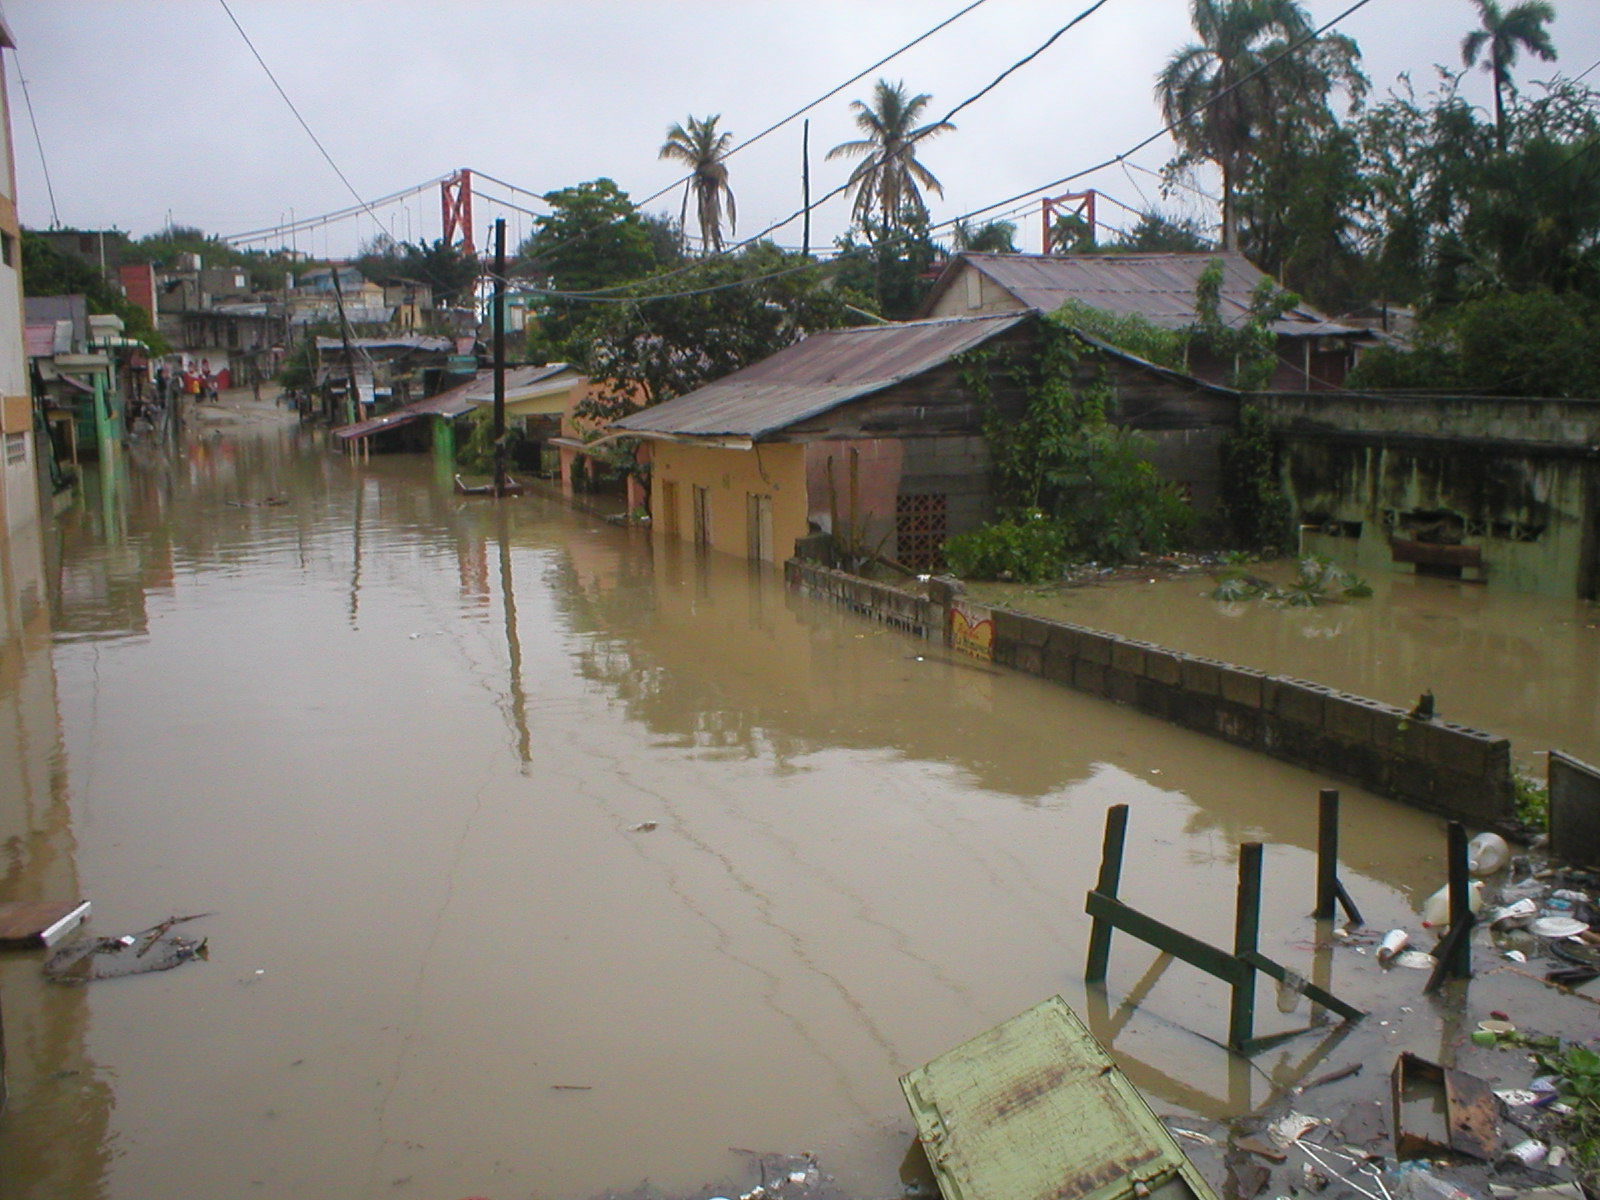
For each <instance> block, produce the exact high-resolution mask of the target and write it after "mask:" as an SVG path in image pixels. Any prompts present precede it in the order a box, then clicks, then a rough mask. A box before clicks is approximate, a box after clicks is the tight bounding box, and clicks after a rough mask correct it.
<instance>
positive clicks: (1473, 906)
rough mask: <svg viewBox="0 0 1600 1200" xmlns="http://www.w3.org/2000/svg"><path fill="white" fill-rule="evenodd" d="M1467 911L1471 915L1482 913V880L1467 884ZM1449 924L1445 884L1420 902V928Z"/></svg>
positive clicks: (1446, 886) (1448, 896)
mask: <svg viewBox="0 0 1600 1200" xmlns="http://www.w3.org/2000/svg"><path fill="white" fill-rule="evenodd" d="M1467 909H1468V911H1469V912H1473V913H1478V912H1482V911H1483V880H1481V879H1474V880H1473V881H1472V882H1471V883H1469V884H1467ZM1449 923H1450V885H1449V884H1448V883H1447V884H1445V885H1444V886H1443V887H1442V888H1440V889H1439V890H1438V891H1437V892H1435V893H1434V894H1433V895H1431V896H1429V897H1428V898H1427V899H1426V900H1424V901H1423V902H1422V927H1423V928H1424V929H1431V928H1433V927H1434V926H1435V925H1448V924H1449Z"/></svg>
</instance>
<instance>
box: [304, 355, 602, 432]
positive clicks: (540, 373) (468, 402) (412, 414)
mask: <svg viewBox="0 0 1600 1200" xmlns="http://www.w3.org/2000/svg"><path fill="white" fill-rule="evenodd" d="M572 369H573V368H571V367H569V366H568V365H567V364H566V363H546V364H545V365H544V366H540V367H513V368H512V369H511V370H509V371H507V372H506V392H507V393H508V394H509V393H510V392H511V391H512V390H513V389H514V388H517V387H526V386H527V385H528V384H530V383H533V382H535V381H537V380H541V379H547V378H550V377H552V376H555V375H559V374H560V373H561V372H562V371H569V370H572ZM486 398H487V400H488V401H490V402H492V401H493V400H494V372H493V371H479V372H478V374H477V376H476V377H475V378H473V379H471V380H469V381H468V382H466V383H463V384H461V385H459V386H458V387H453V388H450V389H449V390H448V391H444V392H440V393H439V394H438V395H436V396H429V397H428V398H427V399H426V400H415V401H413V402H412V403H410V404H403V405H401V406H400V407H399V408H397V409H394V410H393V411H392V412H386V413H384V414H383V415H382V416H377V417H371V418H369V419H367V420H365V421H357V422H356V423H355V424H353V425H341V426H340V427H339V428H337V429H335V430H334V431H333V434H334V436H335V437H340V438H344V439H345V440H346V441H349V440H350V439H351V438H360V437H367V436H368V435H370V434H374V433H382V432H383V431H384V430H386V429H398V428H399V427H400V426H402V425H406V424H409V423H410V422H412V421H415V420H417V419H418V418H419V417H430V416H441V417H459V416H461V415H462V414H463V413H469V412H471V411H472V410H473V409H475V408H478V407H479V406H481V405H482V404H483V403H484V402H485V399H486Z"/></svg>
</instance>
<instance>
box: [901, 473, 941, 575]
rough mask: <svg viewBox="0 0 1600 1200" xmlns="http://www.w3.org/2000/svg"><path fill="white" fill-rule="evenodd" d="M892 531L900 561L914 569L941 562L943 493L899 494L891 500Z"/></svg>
mask: <svg viewBox="0 0 1600 1200" xmlns="http://www.w3.org/2000/svg"><path fill="white" fill-rule="evenodd" d="M894 532H895V541H896V543H897V545H898V557H899V559H900V562H901V563H902V564H904V565H905V566H907V567H910V568H911V569H912V570H913V571H932V570H934V569H936V568H938V567H942V566H943V565H944V538H945V494H944V493H943V492H911V493H902V494H901V495H899V496H896V497H895V501H894Z"/></svg>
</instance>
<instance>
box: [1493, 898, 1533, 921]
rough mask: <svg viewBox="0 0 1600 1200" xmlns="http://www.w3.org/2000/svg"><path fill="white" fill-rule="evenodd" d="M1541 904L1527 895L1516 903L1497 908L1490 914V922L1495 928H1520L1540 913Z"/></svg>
mask: <svg viewBox="0 0 1600 1200" xmlns="http://www.w3.org/2000/svg"><path fill="white" fill-rule="evenodd" d="M1538 911H1539V906H1538V905H1537V904H1535V903H1534V902H1533V901H1532V900H1531V899H1529V898H1528V897H1527V896H1524V897H1523V898H1522V899H1521V900H1518V901H1517V902H1516V903H1515V904H1508V905H1506V906H1505V907H1504V908H1497V909H1495V910H1494V911H1493V912H1492V913H1490V914H1489V924H1490V926H1491V927H1493V928H1495V929H1519V928H1521V927H1522V926H1524V925H1526V924H1527V923H1528V922H1529V921H1530V920H1532V919H1533V918H1534V916H1535V915H1536V914H1537V913H1538Z"/></svg>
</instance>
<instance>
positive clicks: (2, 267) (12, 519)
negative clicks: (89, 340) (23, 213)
mask: <svg viewBox="0 0 1600 1200" xmlns="http://www.w3.org/2000/svg"><path fill="white" fill-rule="evenodd" d="M16 46H17V44H16V42H15V41H13V40H12V37H11V30H10V29H8V28H7V27H6V25H5V22H4V21H3V20H0V59H3V58H4V53H3V51H5V50H15V49H16ZM0 66H3V63H0ZM4 76H5V72H4V71H3V70H0V137H3V138H4V139H5V153H4V155H3V157H0V443H3V445H0V535H4V536H6V537H8V538H9V537H10V535H12V534H13V533H15V532H17V531H19V530H21V529H23V528H25V527H27V526H29V525H32V524H35V523H37V521H38V519H39V473H38V456H37V452H36V450H35V447H34V438H33V395H32V392H31V390H30V388H29V386H28V356H27V350H26V348H25V346H24V342H23V317H22V272H21V269H20V268H21V265H22V226H21V225H20V224H19V222H18V221H17V169H16V162H15V159H14V156H13V155H12V151H11V105H10V101H9V99H8V98H7V96H6V90H5V78H4Z"/></svg>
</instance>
